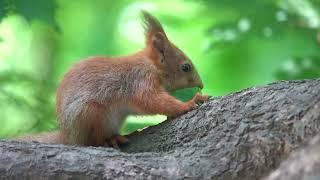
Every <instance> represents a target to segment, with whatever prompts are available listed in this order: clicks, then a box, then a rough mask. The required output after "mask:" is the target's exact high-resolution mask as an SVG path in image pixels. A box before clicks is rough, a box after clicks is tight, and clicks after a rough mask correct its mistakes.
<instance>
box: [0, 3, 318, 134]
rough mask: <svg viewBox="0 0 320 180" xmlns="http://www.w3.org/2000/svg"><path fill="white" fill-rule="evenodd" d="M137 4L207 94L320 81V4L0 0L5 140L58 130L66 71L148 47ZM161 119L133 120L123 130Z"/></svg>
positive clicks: (0, 114) (183, 94)
mask: <svg viewBox="0 0 320 180" xmlns="http://www.w3.org/2000/svg"><path fill="white" fill-rule="evenodd" d="M141 9H144V10H148V11H149V12H150V13H152V14H153V15H155V16H156V17H158V19H159V20H160V21H161V22H162V24H163V26H164V28H165V30H166V32H167V35H168V36H169V38H170V39H171V40H172V41H173V42H174V43H175V44H176V45H177V46H178V47H180V48H181V49H182V50H183V51H184V52H185V53H186V54H187V55H188V56H189V57H190V58H191V59H192V60H193V62H194V64H195V65H196V66H197V68H198V71H199V73H200V75H201V76H202V79H203V81H204V84H205V88H204V90H203V93H206V94H210V95H213V96H220V95H225V94H228V93H231V92H235V91H238V90H241V89H243V88H247V87H251V86H257V85H263V84H267V83H270V82H273V81H277V80H289V79H305V78H316V77H320V51H319V50H320V48H319V47H320V28H319V27H320V1H319V0H238V1H235V0H176V1H171V0H153V1H132V0H119V1H115V0H113V1H111V0H77V1H70V0H42V1H41V0H40V1H39V0H0V20H1V21H0V109H1V110H0V137H12V136H16V135H19V134H25V133H37V132H40V131H51V130H55V129H57V128H58V126H57V122H56V117H55V91H56V88H57V86H58V84H59V82H60V81H61V79H62V77H63V74H64V73H65V72H66V71H67V70H68V69H69V68H70V66H71V65H72V64H73V63H75V62H77V61H79V60H80V59H83V58H85V57H88V56H93V55H110V56H119V55H127V54H130V53H134V52H136V51H138V50H140V49H141V48H143V47H144V42H145V41H144V37H143V29H142V27H141V19H140V10H141ZM194 92H195V90H194V89H189V90H182V91H179V92H176V93H175V95H176V96H177V97H179V98H181V99H183V100H186V99H188V98H190V97H191V96H192V94H193V93H194ZM164 119H165V117H164V116H152V117H130V118H129V119H128V121H127V123H126V124H125V126H124V127H123V129H122V133H123V134H127V133H129V132H131V131H133V130H135V129H138V128H142V127H144V126H147V125H152V124H156V123H159V122H161V121H162V120H164Z"/></svg>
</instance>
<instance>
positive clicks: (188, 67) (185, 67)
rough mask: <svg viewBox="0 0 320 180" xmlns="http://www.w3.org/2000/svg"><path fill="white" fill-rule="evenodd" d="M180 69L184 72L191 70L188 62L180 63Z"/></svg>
mask: <svg viewBox="0 0 320 180" xmlns="http://www.w3.org/2000/svg"><path fill="white" fill-rule="evenodd" d="M181 70H182V71H184V72H189V71H191V65H190V64H188V63H185V64H182V65H181Z"/></svg>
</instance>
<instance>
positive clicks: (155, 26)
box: [142, 11, 167, 45]
mask: <svg viewBox="0 0 320 180" xmlns="http://www.w3.org/2000/svg"><path fill="white" fill-rule="evenodd" d="M142 16H143V27H144V30H145V35H146V43H147V45H150V43H153V39H154V38H155V37H156V36H158V35H157V34H159V33H161V34H162V36H163V37H165V38H167V37H166V33H165V32H164V30H163V28H162V25H161V24H160V22H159V21H158V20H157V18H155V17H154V16H152V15H151V14H149V13H148V12H147V11H142ZM156 38H157V37H156Z"/></svg>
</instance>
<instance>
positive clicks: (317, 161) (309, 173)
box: [264, 135, 320, 180]
mask: <svg viewBox="0 0 320 180" xmlns="http://www.w3.org/2000/svg"><path fill="white" fill-rule="evenodd" d="M319 152H320V135H317V136H316V137H314V138H313V139H312V140H311V142H310V143H309V145H308V146H307V147H305V148H301V149H300V150H299V151H298V152H293V153H292V154H291V155H290V156H289V158H288V160H286V161H284V162H283V163H281V165H280V167H279V168H278V169H277V170H275V171H274V172H272V173H271V174H270V175H269V177H268V178H265V179H264V180H300V179H303V180H317V179H320V153H319Z"/></svg>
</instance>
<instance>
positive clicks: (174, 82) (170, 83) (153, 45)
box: [142, 11, 203, 91]
mask: <svg viewBox="0 0 320 180" xmlns="http://www.w3.org/2000/svg"><path fill="white" fill-rule="evenodd" d="M142 15H143V18H144V25H145V34H146V45H147V49H148V52H149V56H150V59H151V60H152V61H153V62H154V64H155V65H156V66H157V67H158V69H159V70H160V71H161V81H162V84H163V85H164V86H165V88H166V89H167V90H168V91H174V90H177V89H183V88H189V87H199V88H201V89H202V88H203V83H202V81H201V78H200V76H199V74H198V72H197V70H196V68H195V66H194V65H193V63H192V62H191V60H190V59H189V58H188V57H187V56H186V55H185V54H184V53H183V52H182V51H181V50H180V49H179V48H178V47H176V46H175V45H174V44H173V43H171V42H170V40H169V39H168V38H167V35H166V33H165V32H164V30H163V28H162V25H161V24H160V22H159V21H158V20H157V19H156V18H155V17H153V16H152V15H151V14H149V13H148V12H146V11H142Z"/></svg>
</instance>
